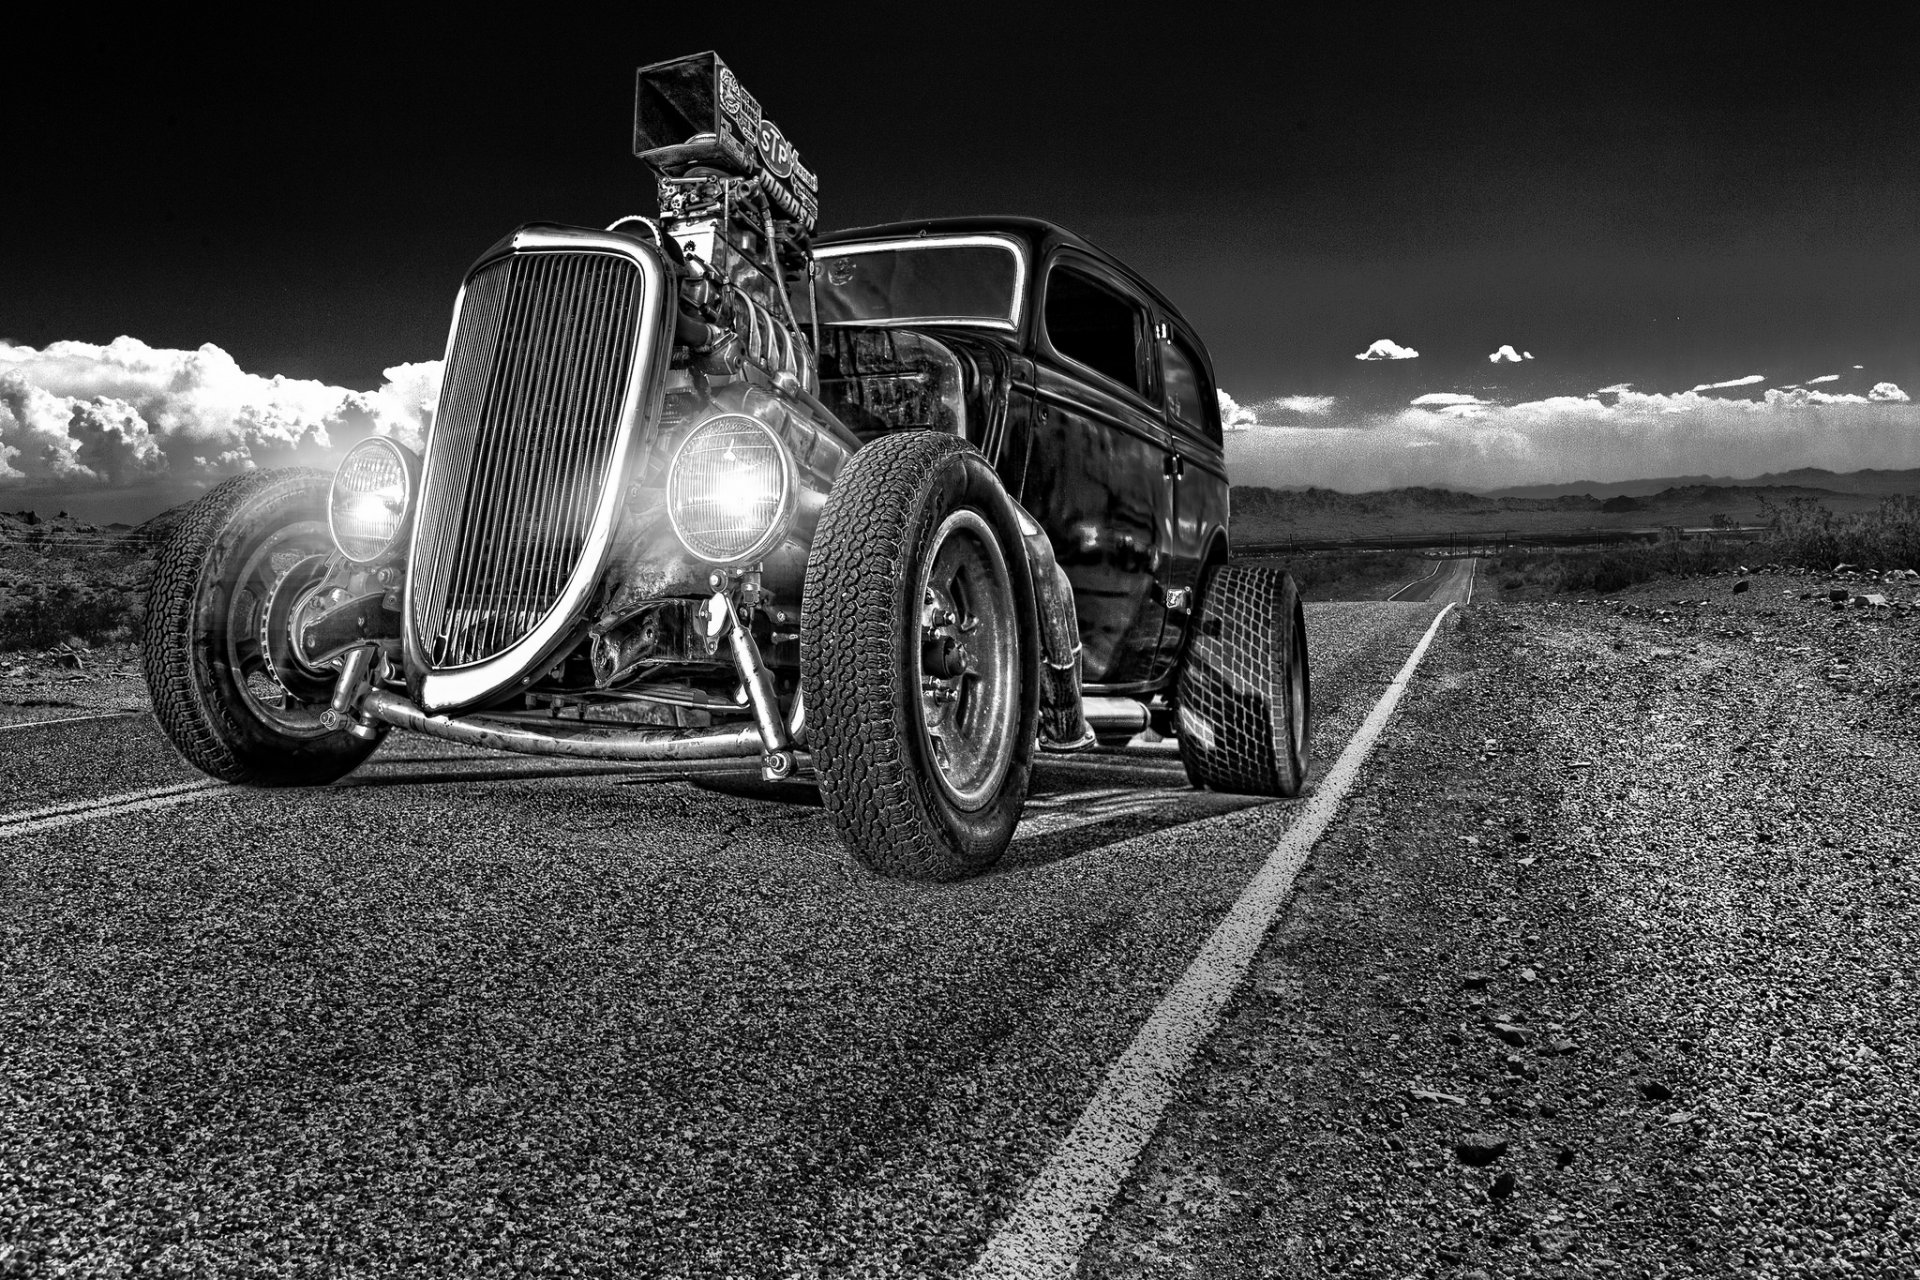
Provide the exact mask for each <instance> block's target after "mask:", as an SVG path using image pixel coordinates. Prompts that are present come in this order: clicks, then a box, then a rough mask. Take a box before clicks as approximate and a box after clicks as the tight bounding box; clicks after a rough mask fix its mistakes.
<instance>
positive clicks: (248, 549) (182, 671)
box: [140, 468, 379, 787]
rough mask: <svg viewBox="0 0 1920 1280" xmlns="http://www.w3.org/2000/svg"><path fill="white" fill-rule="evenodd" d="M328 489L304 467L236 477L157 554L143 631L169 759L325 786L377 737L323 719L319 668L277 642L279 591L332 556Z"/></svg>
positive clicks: (277, 781) (306, 582)
mask: <svg viewBox="0 0 1920 1280" xmlns="http://www.w3.org/2000/svg"><path fill="white" fill-rule="evenodd" d="M330 484H331V477H330V476H329V475H328V474H327V473H326V472H324V471H316V470H313V469H311V468H288V469H285V470H278V471H256V472H252V473H250V474H247V475H243V476H236V477H234V478H233V479H231V480H228V481H227V482H226V483H224V484H222V485H220V486H219V487H218V488H216V489H214V490H213V491H212V492H211V493H209V494H207V496H206V497H204V498H202V499H200V501H198V502H196V503H195V504H194V505H193V506H192V507H191V508H190V509H189V510H188V511H187V514H186V515H185V516H183V517H182V518H181V520H180V522H179V523H178V524H177V525H175V526H174V529H173V533H172V534H171V536H169V537H168V539H167V541H166V543H165V544H164V545H163V546H162V547H161V549H160V555H159V559H158V562H157V563H156V565H155V566H154V571H153V579H152V582H151V585H150V586H149V587H148V590H147V610H146V619H145V623H144V626H143V629H142V635H141V652H140V662H141V666H142V668H143V669H144V671H145V673H146V677H147V691H148V693H149V694H150V695H151V696H152V698H153V712H154V715H155V717H156V718H157V719H158V720H159V721H160V727H161V728H162V729H163V730H165V731H166V734H167V737H169V738H171V739H172V740H173V745H174V746H175V747H176V748H177V749H178V750H179V752H180V754H181V755H182V756H184V757H186V759H187V761H188V763H190V764H192V765H193V766H194V767H196V768H198V769H199V770H201V771H202V772H203V773H207V774H210V775H212V776H213V777H216V778H219V779H221V780H223V781H226V782H244V783H249V784H252V785H254V786H266V787H287V786H312V785H318V784H321V783H326V782H332V781H333V780H334V779H336V778H338V777H341V776H342V775H343V774H346V773H349V772H351V771H352V770H353V769H354V768H355V767H357V766H358V765H359V764H360V762H361V761H363V760H365V759H366V758H367V757H368V756H369V755H371V754H372V753H373V751H374V748H375V747H377V746H378V745H379V743H378V741H374V742H364V741H362V740H360V739H359V738H356V737H354V736H353V735H352V734H349V733H347V732H346V731H345V730H328V729H326V728H324V727H323V726H322V725H321V723H320V713H321V712H322V711H324V710H325V709H326V706H327V700H328V696H329V693H330V689H331V687H330V684H329V682H328V673H325V672H316V671H309V670H305V669H303V668H301V667H300V666H299V665H298V664H297V663H296V662H294V661H293V660H292V658H291V655H290V652H289V648H288V645H287V636H286V628H285V623H286V619H287V617H288V615H289V614H290V613H291V609H290V608H288V607H287V606H288V604H289V603H290V601H289V599H288V593H297V592H299V591H301V590H303V589H305V588H307V587H310V586H312V585H314V583H316V582H317V581H318V575H319V574H320V573H321V572H322V570H323V567H324V562H325V559H326V558H327V557H328V556H329V555H330V554H331V553H332V551H333V543H332V539H331V537H330V536H329V534H328V532H327V493H328V487H329V485H330ZM276 601H277V602H278V607H276Z"/></svg>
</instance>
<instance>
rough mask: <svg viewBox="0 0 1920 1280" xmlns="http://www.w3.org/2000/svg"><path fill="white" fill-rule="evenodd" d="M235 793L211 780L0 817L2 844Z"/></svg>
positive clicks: (75, 802) (227, 784)
mask: <svg viewBox="0 0 1920 1280" xmlns="http://www.w3.org/2000/svg"><path fill="white" fill-rule="evenodd" d="M235 789H236V788H234V787H233V786H232V785H231V784H229V783H225V782H214V781H211V780H208V781H205V782H177V783H175V784H173V785H172V786H167V787H150V788H148V789H147V790H145V791H125V792H122V793H120V794H119V795H113V796H95V797H93V798H92V799H88V800H76V801H73V802H72V803H70V804H56V805H50V806H48V807H47V808H44V809H25V810H21V811H18V812H15V813H6V814H0V840H4V839H7V838H9V837H12V836H30V835H35V834H37V833H39V832H42V831H51V830H53V829H54V828H56V827H70V826H72V825H73V824H75V823H77V822H94V821H98V820H99V819H101V818H116V817H119V816H120V815H121V814H123V813H139V812H141V811H143V810H147V809H164V808H167V807H169V806H171V805H176V804H185V803H187V802H188V801H190V800H205V799H208V798H209V797H212V796H216V795H219V794H221V793H222V792H225V791H232V790H235Z"/></svg>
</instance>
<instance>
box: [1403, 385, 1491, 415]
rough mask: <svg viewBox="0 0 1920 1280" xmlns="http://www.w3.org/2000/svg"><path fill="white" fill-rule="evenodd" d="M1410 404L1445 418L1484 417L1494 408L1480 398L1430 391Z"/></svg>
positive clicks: (1416, 397)
mask: <svg viewBox="0 0 1920 1280" xmlns="http://www.w3.org/2000/svg"><path fill="white" fill-rule="evenodd" d="M1408 404H1410V405H1412V406H1413V407H1415V408H1417V409H1421V410H1423V411H1425V412H1427V413H1431V414H1436V415H1438V416H1440V417H1444V418H1478V417H1483V416H1485V414H1486V411H1487V410H1488V409H1489V408H1492V407H1494V406H1493V405H1492V404H1491V402H1489V401H1486V400H1482V399H1481V398H1480V397H1479V396H1470V395H1464V394H1462V393H1461V392H1458V391H1429V392H1427V394H1425V395H1423V396H1415V397H1414V398H1413V399H1412V400H1410V401H1408Z"/></svg>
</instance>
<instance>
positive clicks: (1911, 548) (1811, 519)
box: [1761, 494, 1920, 569]
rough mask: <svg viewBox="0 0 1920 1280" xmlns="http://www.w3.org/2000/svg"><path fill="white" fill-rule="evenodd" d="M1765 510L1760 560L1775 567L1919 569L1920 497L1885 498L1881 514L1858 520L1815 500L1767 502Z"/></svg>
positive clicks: (1792, 499) (1876, 512) (1764, 504)
mask: <svg viewBox="0 0 1920 1280" xmlns="http://www.w3.org/2000/svg"><path fill="white" fill-rule="evenodd" d="M1761 510H1762V513H1763V514H1764V515H1765V517H1766V520H1767V543H1766V549H1767V554H1766V555H1765V556H1763V557H1762V558H1763V559H1765V560H1769V561H1771V562H1773V563H1776V564H1782V565H1787V566H1788V567H1791V568H1803V569H1831V568H1833V566H1834V565H1836V564H1842V563H1847V564H1857V565H1860V566H1862V567H1865V568H1874V569H1914V568H1920V497H1917V496H1915V495H1913V494H1899V495H1896V496H1894V497H1890V498H1882V499H1881V500H1880V506H1879V509H1878V510H1876V511H1872V512H1867V513H1864V514H1859V515H1848V516H1840V515H1835V514H1834V513H1833V512H1832V511H1830V510H1829V509H1828V508H1827V507H1825V506H1824V505H1822V504H1821V503H1819V502H1817V501H1815V500H1814V499H1812V498H1789V499H1788V500H1787V501H1786V502H1785V503H1784V504H1781V505H1775V504H1774V503H1771V502H1767V501H1765V500H1764V499H1763V500H1762V503H1761Z"/></svg>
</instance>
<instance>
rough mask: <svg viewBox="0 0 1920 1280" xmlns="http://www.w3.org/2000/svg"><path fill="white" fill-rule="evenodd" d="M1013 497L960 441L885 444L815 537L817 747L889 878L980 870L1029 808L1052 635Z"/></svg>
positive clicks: (805, 639)
mask: <svg viewBox="0 0 1920 1280" xmlns="http://www.w3.org/2000/svg"><path fill="white" fill-rule="evenodd" d="M999 484H1000V482H999V480H998V479H997V478H996V477H995V476H994V474H993V469H992V468H991V467H990V466H988V465H987V461H986V459H985V458H983V457H982V456H981V455H980V454H979V452H978V451H977V450H975V449H973V448H972V447H971V446H969V445H967V444H966V443H965V442H964V441H962V440H960V439H958V438H957V437H954V436H950V435H946V434H944V433H940V432H932V431H912V432H902V433H901V434H899V435H893V436H886V437H883V438H881V439H879V440H876V441H874V442H873V443H872V444H869V445H867V446H866V447H865V448H863V449H861V450H860V451H859V452H858V453H856V454H855V455H854V456H853V458H852V459H851V460H850V461H849V462H848V463H847V465H846V467H845V468H844V469H843V470H842V471H841V472H840V475H839V477H838V478H837V479H836V480H835V482H834V487H833V494H832V497H831V498H830V499H829V500H828V502H827V507H826V510H825V511H824V512H823V513H822V515H821V518H820V524H819V526H818V528H817V529H816V531H815V533H814V539H813V547H812V551H811V554H810V555H809V557H808V559H807V585H806V593H805V597H804V599H803V601H802V604H801V610H800V668H801V683H802V688H803V689H804V690H805V693H806V705H807V746H808V749H809V750H810V751H811V752H812V753H813V765H814V771H815V773H816V775H817V776H818V778H819V782H820V797H821V800H822V802H823V803H824V804H825V806H826V809H827V813H828V815H829V816H830V817H831V819H832V821H833V825H834V829H835V830H836V831H837V832H838V833H839V836H840V839H841V842H842V843H843V844H844V845H845V847H846V848H847V850H848V851H849V852H850V853H851V854H852V856H853V857H854V859H855V860H856V861H858V862H859V863H861V864H862V865H863V866H865V867H867V868H868V869H870V870H872V871H875V872H878V873H880V874H882V875H888V876H898V877H903V878H908V879H916V880H955V879H959V878H961V877H963V876H969V875H975V874H978V873H979V872H981V871H984V870H986V869H987V868H988V867H990V866H992V865H993V864H994V862H996V861H997V860H998V859H999V858H1000V855H1001V854H1002V853H1004V852H1005V851H1006V848H1007V845H1008V843H1009V842H1010V841H1011V840H1012V839H1013V831H1014V827H1015V826H1016V825H1017V824H1018V823H1019V821H1020V811H1021V808H1022V807H1023V806H1024V805H1025V803H1026V796H1027V782H1028V775H1029V773H1030V771H1031V769H1032V764H1033V752H1034V742H1035V735H1036V733H1037V727H1038V720H1039V714H1040V703H1039V688H1040V682H1039V666H1038V664H1039V652H1040V637H1039V632H1038V628H1037V624H1036V623H1035V620H1034V617H1035V615H1034V610H1033V605H1032V584H1031V582H1030V581H1029V579H1028V572H1027V568H1026V561H1025V559H1024V552H1023V549H1022V544H1021V541H1020V535H1019V530H1018V529H1017V528H1014V527H1009V526H1010V524H1011V517H1010V516H1009V514H1008V512H1009V506H1008V504H1007V503H1006V501H1005V498H1004V495H1003V493H1002V492H1001V490H1000V487H999Z"/></svg>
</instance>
